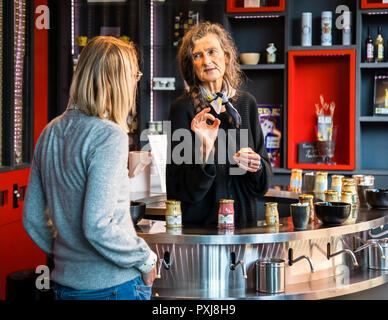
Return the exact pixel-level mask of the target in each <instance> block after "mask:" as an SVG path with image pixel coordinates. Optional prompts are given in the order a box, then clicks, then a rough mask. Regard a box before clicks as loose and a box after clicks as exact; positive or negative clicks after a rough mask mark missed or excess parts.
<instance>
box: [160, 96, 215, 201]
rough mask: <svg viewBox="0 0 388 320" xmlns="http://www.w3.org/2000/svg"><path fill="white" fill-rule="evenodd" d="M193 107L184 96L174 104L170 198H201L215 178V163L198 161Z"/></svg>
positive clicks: (168, 179)
mask: <svg viewBox="0 0 388 320" xmlns="http://www.w3.org/2000/svg"><path fill="white" fill-rule="evenodd" d="M191 108H193V107H192V104H191V102H190V101H189V99H182V98H181V99H178V100H177V101H175V102H174V103H173V104H172V105H171V109H170V115H169V120H170V121H171V132H172V139H171V141H169V143H170V144H171V149H170V150H171V163H169V164H167V172H166V184H167V198H168V199H174V200H179V201H185V202H188V203H194V202H198V201H201V200H202V199H203V198H204V197H205V195H206V194H207V193H208V191H209V189H210V187H211V186H212V184H213V182H214V179H215V177H216V166H215V164H214V163H209V164H199V163H196V162H195V151H196V150H195V134H194V133H193V132H192V131H191V121H192V119H193V118H194V109H192V112H191ZM178 136H180V138H179V139H178ZM176 140H178V141H176ZM180 150H182V151H183V153H182V152H180V153H179V151H180ZM197 155H198V154H197ZM212 157H213V155H212V154H211V155H210V158H212Z"/></svg>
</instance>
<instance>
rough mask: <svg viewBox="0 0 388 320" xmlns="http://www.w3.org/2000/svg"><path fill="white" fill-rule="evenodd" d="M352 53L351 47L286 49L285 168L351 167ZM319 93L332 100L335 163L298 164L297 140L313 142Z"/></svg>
mask: <svg viewBox="0 0 388 320" xmlns="http://www.w3.org/2000/svg"><path fill="white" fill-rule="evenodd" d="M355 56H356V52H355V50H326V51H323V50H322V51H289V57H288V65H289V72H288V132H287V137H288V168H289V169H291V168H300V169H322V170H354V169H355ZM321 94H322V95H323V97H324V99H325V101H327V102H332V101H334V102H335V103H336V109H335V112H334V125H337V126H338V133H337V139H336V150H337V151H336V152H335V156H334V158H333V162H335V163H336V164H335V165H327V164H322V165H321V164H306V163H298V161H297V159H298V152H297V151H298V143H300V142H309V141H316V135H315V124H316V119H317V118H316V114H315V103H319V96H320V95H321ZM299 124H303V125H299ZM308 124H310V125H308Z"/></svg>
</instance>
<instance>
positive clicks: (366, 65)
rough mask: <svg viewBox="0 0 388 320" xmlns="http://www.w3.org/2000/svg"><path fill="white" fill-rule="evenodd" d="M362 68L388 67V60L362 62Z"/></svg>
mask: <svg viewBox="0 0 388 320" xmlns="http://www.w3.org/2000/svg"><path fill="white" fill-rule="evenodd" d="M360 68H361V69H388V62H378V63H377V62H371V63H368V62H363V63H360Z"/></svg>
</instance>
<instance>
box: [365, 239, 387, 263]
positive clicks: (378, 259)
mask: <svg viewBox="0 0 388 320" xmlns="http://www.w3.org/2000/svg"><path fill="white" fill-rule="evenodd" d="M368 243H375V244H378V245H371V246H369V247H368V268H369V269H373V270H388V261H387V259H388V258H387V257H388V238H384V239H370V240H368ZM379 247H380V248H379ZM381 249H382V250H381ZM381 251H382V252H381ZM382 253H383V254H382Z"/></svg>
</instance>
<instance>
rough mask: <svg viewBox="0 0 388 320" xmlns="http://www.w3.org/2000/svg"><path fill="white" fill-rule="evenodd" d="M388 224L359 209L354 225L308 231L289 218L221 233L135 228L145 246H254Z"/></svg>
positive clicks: (382, 213) (154, 225) (383, 216)
mask: <svg viewBox="0 0 388 320" xmlns="http://www.w3.org/2000/svg"><path fill="white" fill-rule="evenodd" d="M386 223H388V210H376V209H360V210H359V212H358V217H357V220H356V223H354V224H343V225H340V226H335V227H330V226H325V225H322V224H320V223H310V224H309V225H308V229H307V230H303V231H294V226H293V224H292V219H291V217H288V218H281V219H280V226H279V227H278V228H276V227H268V226H265V223H264V221H258V222H257V223H252V224H248V225H245V226H243V227H236V228H235V230H234V231H232V232H227V233H226V232H223V231H221V230H218V229H217V228H216V227H212V228H211V227H206V228H204V227H203V226H183V228H182V230H166V228H165V223H164V221H154V220H144V221H143V222H142V225H138V226H137V231H138V235H139V236H140V237H142V238H143V239H144V240H146V241H147V243H156V244H161V243H166V244H173V243H180V244H222V245H227V244H250V243H251V244H253V243H277V242H289V241H297V240H305V239H319V238H327V237H331V236H341V235H345V234H351V233H356V232H362V231H367V230H370V229H374V228H377V227H379V226H382V225H384V224H386Z"/></svg>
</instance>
